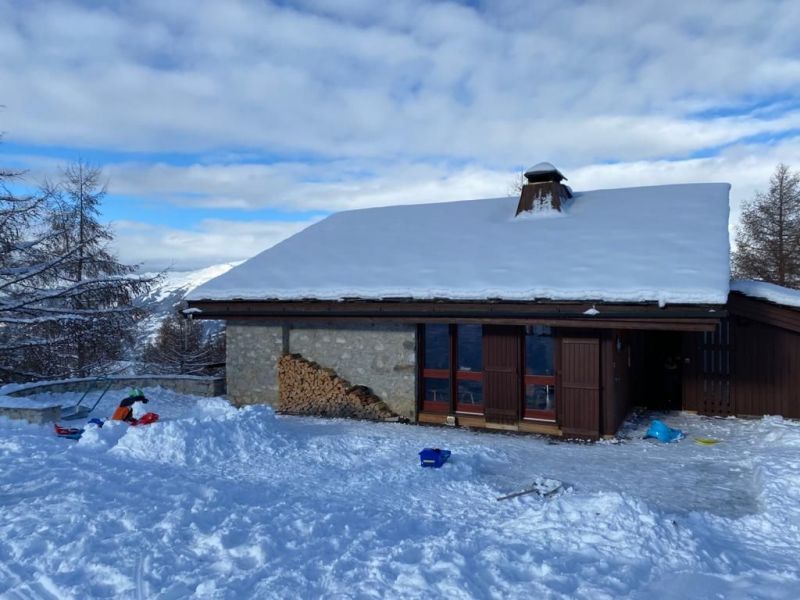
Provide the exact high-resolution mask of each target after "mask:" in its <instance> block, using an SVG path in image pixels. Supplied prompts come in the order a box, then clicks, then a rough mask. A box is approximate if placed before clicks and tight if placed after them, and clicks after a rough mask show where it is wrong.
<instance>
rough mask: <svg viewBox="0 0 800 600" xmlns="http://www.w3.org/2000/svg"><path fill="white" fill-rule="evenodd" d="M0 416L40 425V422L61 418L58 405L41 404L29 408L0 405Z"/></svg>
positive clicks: (51, 421) (49, 421)
mask: <svg viewBox="0 0 800 600" xmlns="http://www.w3.org/2000/svg"><path fill="white" fill-rule="evenodd" d="M0 417H6V418H7V419H17V420H20V421H27V422H28V423H34V424H36V425H41V424H42V423H54V422H55V421H58V420H59V419H60V418H61V407H60V406H42V407H35V408H34V407H31V408H20V407H12V406H0Z"/></svg>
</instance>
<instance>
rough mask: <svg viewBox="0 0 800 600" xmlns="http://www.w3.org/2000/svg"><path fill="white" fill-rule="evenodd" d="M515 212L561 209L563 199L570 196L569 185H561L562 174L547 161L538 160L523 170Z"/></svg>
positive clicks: (563, 178)
mask: <svg viewBox="0 0 800 600" xmlns="http://www.w3.org/2000/svg"><path fill="white" fill-rule="evenodd" d="M525 179H526V180H527V181H526V183H525V184H524V185H523V186H522V191H521V193H520V196H519V204H518V205H517V212H516V214H517V215H519V214H520V213H523V212H539V211H545V210H557V211H559V212H560V211H561V208H562V204H563V202H564V201H566V200H568V199H570V198H572V191H571V190H570V189H569V186H566V185H562V183H561V182H562V181H563V180H565V179H566V177H565V176H564V174H563V173H562V172H561V171H559V170H558V169H557V168H556V167H554V166H553V165H552V164H550V163H549V162H540V163H538V164H536V165H533V166H532V167H531V168H530V169H528V170H527V171H525Z"/></svg>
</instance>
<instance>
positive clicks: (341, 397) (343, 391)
mask: <svg viewBox="0 0 800 600" xmlns="http://www.w3.org/2000/svg"><path fill="white" fill-rule="evenodd" d="M278 383H279V387H280V401H279V403H278V409H279V410H280V411H281V412H285V413H290V414H304V415H319V416H324V417H352V418H356V419H371V420H379V421H385V420H390V419H396V418H397V415H395V414H394V413H393V412H392V411H391V410H390V409H389V407H388V406H386V404H385V403H384V402H383V401H381V399H380V398H378V397H377V396H376V395H375V394H373V393H372V391H371V390H370V389H369V388H367V387H364V386H360V385H352V384H351V383H350V382H349V381H347V380H346V379H342V378H341V377H339V376H338V375H337V374H336V372H335V371H334V370H333V369H325V368H323V367H321V366H319V365H318V364H317V363H314V362H311V361H309V360H306V359H304V358H303V357H302V356H300V355H299V354H286V355H284V356H283V357H281V359H280V361H279V362H278Z"/></svg>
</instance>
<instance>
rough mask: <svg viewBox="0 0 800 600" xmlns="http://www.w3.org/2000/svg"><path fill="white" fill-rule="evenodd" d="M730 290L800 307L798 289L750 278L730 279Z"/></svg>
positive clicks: (799, 292)
mask: <svg viewBox="0 0 800 600" xmlns="http://www.w3.org/2000/svg"><path fill="white" fill-rule="evenodd" d="M731 291H732V292H739V293H741V294H744V295H745V296H752V297H753V298H761V299H762V300H768V301H770V302H774V303H775V304H783V305H784V306H791V307H793V308H800V290H793V289H792V288H787V287H783V286H780V285H775V284H774V283H767V282H766V281H754V280H751V279H738V280H734V281H731Z"/></svg>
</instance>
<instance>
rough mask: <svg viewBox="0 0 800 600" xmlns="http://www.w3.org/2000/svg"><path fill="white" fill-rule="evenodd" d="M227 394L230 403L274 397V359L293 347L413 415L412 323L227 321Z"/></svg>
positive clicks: (275, 399) (276, 399)
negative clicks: (285, 323) (282, 323)
mask: <svg viewBox="0 0 800 600" xmlns="http://www.w3.org/2000/svg"><path fill="white" fill-rule="evenodd" d="M227 351H228V356H227V376H228V398H229V399H230V400H231V401H232V402H234V403H235V404H239V405H241V404H252V403H267V404H271V405H273V406H275V407H277V406H278V402H279V389H278V360H279V359H280V357H281V356H282V355H283V354H289V353H296V354H300V355H302V356H303V357H304V358H306V359H308V360H310V361H312V362H315V363H317V364H319V365H320V366H322V367H324V368H330V369H333V370H334V371H336V373H338V375H339V376H341V377H342V378H344V379H346V380H348V381H349V382H352V384H353V385H362V386H366V387H368V388H370V389H371V390H372V392H373V393H374V394H375V395H376V396H378V397H379V398H380V399H381V400H382V401H384V402H385V403H386V405H387V406H388V407H389V408H390V409H391V410H392V412H394V413H395V414H397V415H399V416H401V417H406V418H413V417H414V414H415V404H416V401H415V398H416V373H415V370H416V328H415V327H414V325H404V324H369V323H365V324H353V325H349V324H338V323H336V324H335V323H326V324H314V325H309V324H294V325H291V326H289V325H284V326H281V325H280V324H277V323H272V322H268V321H243V320H242V321H235V320H232V321H229V322H228V326H227Z"/></svg>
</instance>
